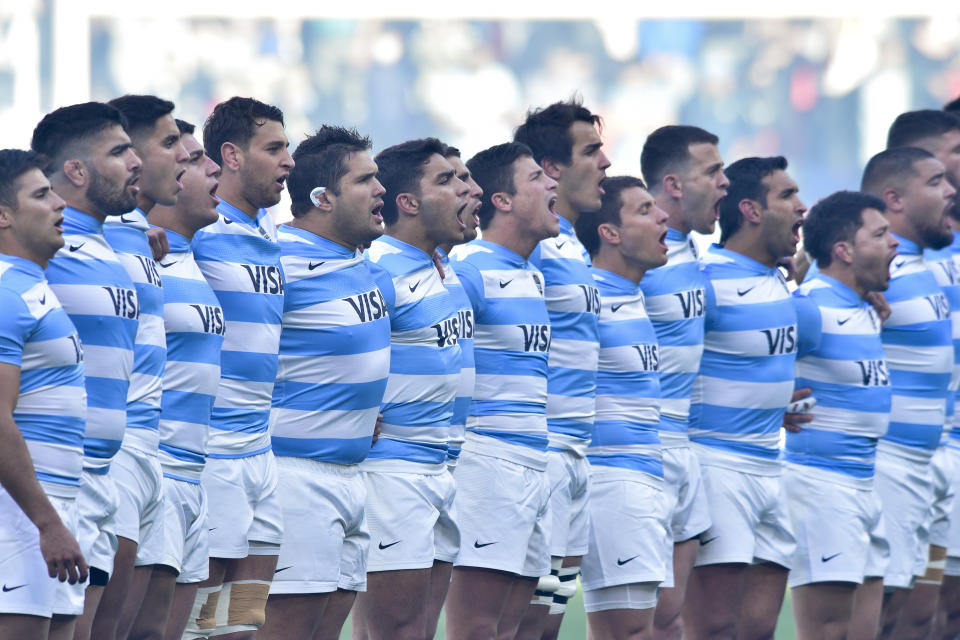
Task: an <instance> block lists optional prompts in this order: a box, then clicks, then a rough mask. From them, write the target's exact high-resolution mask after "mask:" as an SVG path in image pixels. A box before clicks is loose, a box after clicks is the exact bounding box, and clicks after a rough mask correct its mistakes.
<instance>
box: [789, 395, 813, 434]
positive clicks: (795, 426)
mask: <svg viewBox="0 0 960 640" xmlns="http://www.w3.org/2000/svg"><path fill="white" fill-rule="evenodd" d="M812 394H813V389H811V388H810V387H803V388H802V389H796V390H795V391H794V392H793V397H791V398H790V403H791V404H792V403H794V402H799V401H800V400H803V399H804V398H809V397H810V396H811V395H812ZM811 421H813V415H812V414H810V413H785V414H784V415H783V428H784V429H786V430H787V431H789V432H791V433H799V432H800V431H802V430H803V426H802V425H804V424H806V423H808V422H811Z"/></svg>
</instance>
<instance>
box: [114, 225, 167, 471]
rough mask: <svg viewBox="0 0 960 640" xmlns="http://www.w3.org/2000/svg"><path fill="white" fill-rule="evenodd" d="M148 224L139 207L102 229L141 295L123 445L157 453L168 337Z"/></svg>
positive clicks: (140, 450) (151, 453) (152, 453)
mask: <svg viewBox="0 0 960 640" xmlns="http://www.w3.org/2000/svg"><path fill="white" fill-rule="evenodd" d="M149 228H150V225H149V223H147V218H146V217H145V216H144V215H143V212H142V211H140V210H139V209H134V210H133V211H131V212H129V213H125V214H123V215H122V216H111V217H109V218H107V219H106V221H105V222H104V224H103V235H104V237H105V238H106V239H107V243H108V244H109V245H110V247H111V248H112V249H113V251H114V253H116V254H117V260H119V261H120V264H122V265H123V268H124V269H126V270H127V275H129V276H130V279H131V280H133V285H134V287H135V288H136V290H137V300H139V301H140V325H139V326H138V327H137V340H136V343H135V344H134V347H133V374H132V375H131V376H130V389H129V390H128V391H127V432H126V433H125V434H124V436H123V446H124V447H126V448H128V449H135V450H137V451H139V452H141V453H145V454H147V455H151V456H155V455H157V445H158V444H159V441H160V439H159V435H158V433H157V423H158V422H159V420H160V394H161V392H162V385H161V381H162V380H163V366H164V364H165V363H166V360H167V343H166V340H165V337H164V330H163V291H162V290H161V288H160V287H161V284H160V274H159V273H158V272H157V263H156V262H155V261H154V259H153V251H152V250H151V249H150V242H149V241H148V240H147V230H148V229H149Z"/></svg>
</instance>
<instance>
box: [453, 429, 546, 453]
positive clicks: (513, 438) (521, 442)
mask: <svg viewBox="0 0 960 640" xmlns="http://www.w3.org/2000/svg"><path fill="white" fill-rule="evenodd" d="M467 431H469V432H470V433H475V434H477V435H481V436H488V437H490V438H496V439H497V440H503V441H504V442H508V443H510V444H515V445H517V446H520V447H527V448H528V449H534V450H536V451H546V450H547V434H546V433H543V434H542V435H538V434H524V433H513V432H508V431H489V430H486V429H470V428H468V429H467Z"/></svg>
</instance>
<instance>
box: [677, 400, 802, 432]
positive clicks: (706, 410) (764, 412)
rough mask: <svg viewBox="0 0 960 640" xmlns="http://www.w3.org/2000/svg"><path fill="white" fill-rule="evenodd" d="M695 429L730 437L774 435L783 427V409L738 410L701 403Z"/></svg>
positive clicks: (698, 406) (784, 409) (698, 407)
mask: <svg viewBox="0 0 960 640" xmlns="http://www.w3.org/2000/svg"><path fill="white" fill-rule="evenodd" d="M696 410H697V417H698V419H699V421H698V422H697V423H696V428H697V429H701V430H708V431H713V432H715V433H728V434H731V435H740V434H743V435H748V434H753V435H757V434H762V435H770V434H776V433H778V432H779V431H780V427H781V426H783V414H784V412H785V411H786V407H784V408H783V409H738V408H734V407H722V406H719V405H711V404H706V403H701V404H698V405H697V409H696Z"/></svg>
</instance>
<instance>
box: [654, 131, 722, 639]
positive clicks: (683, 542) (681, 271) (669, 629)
mask: <svg viewBox="0 0 960 640" xmlns="http://www.w3.org/2000/svg"><path fill="white" fill-rule="evenodd" d="M718 142H719V139H718V138H717V137H716V136H715V135H713V134H712V133H710V132H708V131H704V130H703V129H700V128H699V127H691V126H686V125H679V126H667V127H661V128H659V129H657V130H656V131H654V132H653V133H651V134H650V136H649V137H647V140H646V141H645V142H644V144H643V151H642V152H641V155H640V166H641V169H642V171H643V177H644V179H645V180H646V183H647V186H648V188H649V189H650V194H651V195H652V196H653V197H654V198H656V201H657V206H658V207H660V208H661V209H662V210H663V211H666V212H667V215H668V216H669V217H668V219H667V238H666V241H667V247H668V250H667V263H666V265H664V266H662V267H660V268H656V269H651V270H650V271H648V272H647V274H646V275H645V276H644V278H643V280H642V281H641V282H640V288H641V289H643V294H644V296H645V304H646V309H647V314H648V315H649V317H650V320H651V321H652V322H653V327H654V329H655V330H656V332H657V340H658V342H659V345H660V346H659V348H660V441H661V445H662V447H663V475H664V490H665V491H666V492H667V495H668V496H669V500H670V505H671V506H670V509H671V516H670V533H671V536H672V537H673V541H674V548H673V556H672V563H671V564H672V575H668V576H667V579H666V580H665V581H664V583H663V584H662V585H661V590H660V594H659V597H658V600H657V613H656V617H655V618H654V637H656V638H658V639H671V640H679V639H680V637H681V636H682V632H683V627H682V618H681V617H680V612H681V611H682V609H683V600H684V596H685V593H686V588H687V580H688V579H689V577H690V571H691V569H693V563H694V560H696V557H697V548H698V546H699V545H698V542H697V536H699V535H700V534H701V533H703V532H704V531H706V530H707V527H709V526H710V511H709V509H708V507H707V502H706V500H707V499H706V495H705V494H704V492H703V482H702V479H701V473H700V463H699V462H698V461H697V457H696V455H694V453H693V451H692V450H691V449H690V442H689V440H688V438H687V428H688V425H687V421H688V417H689V414H690V393H691V390H692V388H693V381H694V379H695V378H696V375H697V371H698V370H699V369H700V357H701V355H702V353H703V314H704V298H703V296H704V286H705V282H704V279H703V275H702V274H701V273H700V265H699V263H698V261H697V258H698V251H697V245H696V243H695V242H694V240H693V238H692V237H691V236H690V232H692V231H696V232H697V233H702V234H707V235H708V234H711V233H713V231H714V228H715V227H716V222H717V206H718V205H719V203H720V200H721V199H722V198H723V196H724V195H726V193H727V186H728V185H729V184H730V182H729V181H728V180H727V177H726V175H724V173H723V159H722V158H721V156H720V150H719V149H718V148H717V143H718Z"/></svg>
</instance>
